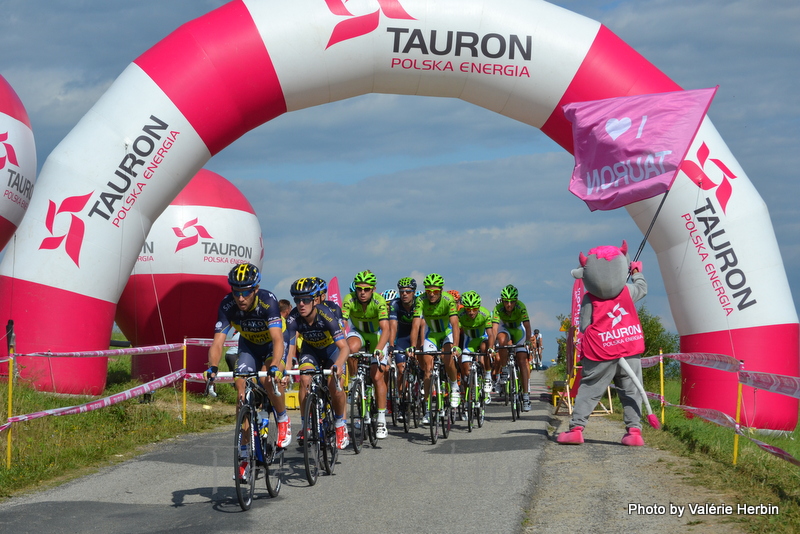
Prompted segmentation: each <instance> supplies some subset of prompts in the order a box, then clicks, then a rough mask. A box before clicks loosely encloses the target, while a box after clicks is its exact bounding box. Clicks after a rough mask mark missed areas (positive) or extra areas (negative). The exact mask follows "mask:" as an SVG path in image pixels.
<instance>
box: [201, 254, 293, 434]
mask: <svg viewBox="0 0 800 534" xmlns="http://www.w3.org/2000/svg"><path fill="white" fill-rule="evenodd" d="M260 283H261V273H260V272H259V270H258V267H256V266H255V265H253V264H252V263H240V264H239V265H237V266H236V267H234V268H233V269H231V271H230V272H229V273H228V284H229V285H230V287H231V292H230V293H229V294H228V295H225V297H224V298H223V299H222V302H221V303H220V305H219V310H218V312H217V323H216V325H215V326H214V339H213V341H212V342H211V347H210V348H209V349H208V362H209V369H208V371H207V374H208V377H209V379H210V380H212V381H213V379H214V378H215V377H216V376H217V372H218V371H219V367H218V366H219V362H220V360H221V359H222V348H223V346H224V344H225V339H226V338H227V335H228V332H229V331H230V330H231V329H234V330H236V331H237V332H239V346H238V349H239V351H238V359H237V361H236V372H237V373H240V374H244V373H255V372H257V371H266V370H267V362H269V366H270V367H269V370H270V373H271V375H272V376H270V377H267V378H265V379H264V380H262V384H263V385H264V386H265V389H266V390H267V395H268V396H269V400H270V402H271V403H272V406H273V407H274V408H275V412H276V413H277V421H278V439H277V442H278V446H279V447H283V448H286V447H288V446H289V444H290V443H291V442H292V427H291V421H290V420H289V415H288V414H287V413H286V400H285V399H286V397H285V396H284V395H283V394H281V395H280V396H276V395H275V394H274V393H273V391H272V387H271V386H270V387H266V385H267V383H270V384H271V383H272V381H273V380H278V381H279V382H280V378H281V377H280V373H282V372H283V370H284V369H285V367H286V356H287V343H286V341H287V340H288V337H287V335H286V324H285V322H284V320H283V318H282V317H281V314H280V306H279V305H278V299H277V298H276V297H275V295H274V294H273V293H272V292H271V291H267V290H266V289H260V288H259V284H260ZM276 373H277V374H276ZM234 386H235V387H236V392H237V394H238V398H239V402H238V403H237V406H236V412H237V414H238V411H239V404H241V403H243V402H244V392H245V383H244V379H243V378H236V379H235V380H234ZM278 387H279V390H281V391H283V390H284V389H285V388H284V386H283V384H280V385H279V386H278Z"/></svg>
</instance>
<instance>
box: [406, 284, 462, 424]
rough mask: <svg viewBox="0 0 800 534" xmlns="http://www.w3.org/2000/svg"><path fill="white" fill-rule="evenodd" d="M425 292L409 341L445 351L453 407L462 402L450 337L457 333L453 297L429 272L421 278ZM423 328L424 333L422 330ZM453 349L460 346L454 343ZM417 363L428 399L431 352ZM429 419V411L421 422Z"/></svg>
mask: <svg viewBox="0 0 800 534" xmlns="http://www.w3.org/2000/svg"><path fill="white" fill-rule="evenodd" d="M422 285H423V286H424V287H425V294H424V295H423V296H422V297H421V298H420V299H419V300H417V305H416V308H415V310H414V324H413V325H412V327H411V343H412V345H413V346H414V348H416V349H417V350H425V351H441V352H443V353H444V357H443V358H442V361H443V362H444V367H445V372H446V373H447V377H448V378H449V379H450V405H451V406H452V407H454V408H456V407H458V405H459V404H460V403H461V390H460V389H459V386H458V373H457V370H456V364H455V362H454V361H453V353H452V350H453V340H454V339H456V340H457V339H458V338H459V335H460V331H459V326H458V311H457V309H456V301H455V300H454V299H453V296H452V295H450V294H449V293H443V292H442V289H443V288H444V278H443V277H442V275H440V274H436V273H431V274H429V275H428V276H426V277H425V279H424V280H423V281H422ZM423 332H424V333H423ZM456 352H459V353H460V349H459V348H458V347H457V346H456ZM419 367H420V369H421V370H422V372H423V376H424V384H425V392H424V395H425V400H426V401H427V400H428V394H429V393H430V384H431V371H432V370H433V356H431V355H429V354H422V355H421V357H420V358H419ZM429 422H430V414H429V413H426V414H425V415H424V416H423V417H422V423H423V424H428V423H429Z"/></svg>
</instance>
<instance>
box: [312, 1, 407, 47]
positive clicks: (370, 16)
mask: <svg viewBox="0 0 800 534" xmlns="http://www.w3.org/2000/svg"><path fill="white" fill-rule="evenodd" d="M345 2H347V0H325V3H326V4H328V9H330V10H331V13H333V14H334V15H338V16H340V17H349V18H347V19H346V20H343V21H342V22H340V23H339V24H337V25H336V26H335V27H334V28H333V33H331V38H330V40H329V41H328V46H326V47H325V49H326V50H327V49H328V48H330V47H331V46H333V45H335V44H336V43H340V42H342V41H346V40H348V39H353V38H355V37H361V36H362V35H366V34H368V33H370V32H372V31H374V30H375V29H376V28H377V27H378V24H379V23H380V17H381V13H383V14H384V15H385V16H386V17H387V18H390V19H405V20H416V19H415V18H414V17H412V16H411V15H409V14H408V13H406V10H405V9H403V6H401V5H400V2H399V0H377V2H378V9H377V10H376V11H374V12H372V13H367V14H366V15H358V16H355V15H353V14H352V13H350V11H349V10H348V9H347V8H346V7H345V6H344V4H345Z"/></svg>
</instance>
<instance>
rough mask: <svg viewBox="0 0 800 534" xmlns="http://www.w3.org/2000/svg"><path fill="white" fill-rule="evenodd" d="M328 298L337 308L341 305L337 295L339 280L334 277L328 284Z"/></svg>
mask: <svg viewBox="0 0 800 534" xmlns="http://www.w3.org/2000/svg"><path fill="white" fill-rule="evenodd" d="M328 298H329V299H330V300H332V301H333V302H335V303H336V304H338V305H339V306H341V305H342V297H341V295H340V293H339V279H338V278H337V277H335V276H334V277H333V278H331V281H330V282H328Z"/></svg>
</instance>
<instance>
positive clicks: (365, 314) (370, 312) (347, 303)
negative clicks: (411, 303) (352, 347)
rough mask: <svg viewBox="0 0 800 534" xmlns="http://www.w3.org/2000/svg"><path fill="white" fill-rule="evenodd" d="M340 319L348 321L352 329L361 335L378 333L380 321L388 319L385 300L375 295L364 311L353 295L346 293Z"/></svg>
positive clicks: (381, 296)
mask: <svg viewBox="0 0 800 534" xmlns="http://www.w3.org/2000/svg"><path fill="white" fill-rule="evenodd" d="M342 317H344V319H345V320H348V319H349V320H350V323H351V324H352V325H353V328H355V329H356V330H358V331H359V332H361V333H368V334H375V333H377V332H380V330H381V325H380V321H381V320H382V319H388V318H389V311H388V310H387V308H386V299H384V298H383V295H379V294H377V293H375V294H373V295H372V298H371V299H370V301H369V302H368V303H367V307H366V309H364V307H363V306H362V305H361V303H360V302H359V301H358V298H356V294H355V293H348V295H347V296H346V297H345V298H344V303H342Z"/></svg>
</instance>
